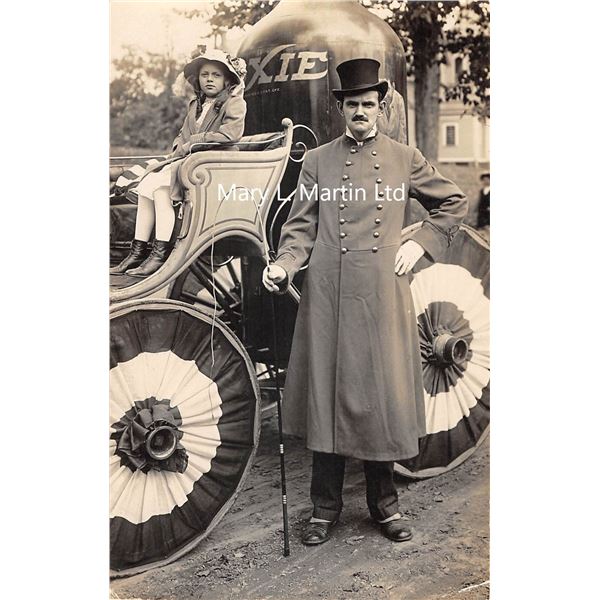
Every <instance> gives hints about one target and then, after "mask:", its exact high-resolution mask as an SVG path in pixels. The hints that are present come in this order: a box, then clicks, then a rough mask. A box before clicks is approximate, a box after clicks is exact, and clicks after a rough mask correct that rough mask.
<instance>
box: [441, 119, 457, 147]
mask: <svg viewBox="0 0 600 600" xmlns="http://www.w3.org/2000/svg"><path fill="white" fill-rule="evenodd" d="M444 145H446V146H457V145H458V126H457V125H456V124H455V123H448V124H446V125H444Z"/></svg>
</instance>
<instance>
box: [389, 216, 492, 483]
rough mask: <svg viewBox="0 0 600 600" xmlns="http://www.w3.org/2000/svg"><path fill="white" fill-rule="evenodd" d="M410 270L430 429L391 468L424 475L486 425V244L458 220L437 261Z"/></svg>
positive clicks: (464, 451)
mask: <svg viewBox="0 0 600 600" xmlns="http://www.w3.org/2000/svg"><path fill="white" fill-rule="evenodd" d="M420 225H421V224H420V223H416V224H415V225H411V226H410V227H408V228H406V229H405V230H404V233H405V234H409V233H411V232H412V231H414V230H415V229H416V228H418V227H420ZM413 273H414V276H412V281H411V285H410V288H411V292H412V296H413V302H414V304H415V313H416V315H417V321H418V330H419V337H420V348H421V363H422V366H423V384H424V388H425V394H424V396H425V415H426V430H427V434H426V435H425V437H423V438H421V439H420V440H419V454H418V455H417V456H416V457H414V458H411V459H409V460H403V461H399V462H397V463H396V465H395V468H396V471H397V472H398V473H400V474H402V475H405V476H408V477H412V478H423V477H431V476H433V475H439V474H441V473H445V472H446V471H449V470H450V469H453V468H454V467H456V466H458V465H459V464H461V463H462V462H463V461H464V460H466V459H467V458H468V457H469V456H470V455H471V454H472V453H473V452H474V451H475V450H476V448H477V447H478V446H479V444H480V443H481V442H482V441H483V440H484V439H485V437H486V435H487V433H488V430H489V421H490V349H489V343H490V340H489V298H490V290H489V276H490V259H489V245H488V243H487V242H486V240H485V239H484V238H483V237H481V236H480V235H479V234H478V233H477V232H476V231H475V230H473V229H471V228H470V227H467V226H462V227H461V228H460V230H459V231H458V232H457V235H456V237H455V239H454V242H453V244H452V246H450V248H449V249H448V251H447V252H446V254H445V255H444V257H443V258H442V259H440V261H438V262H436V263H435V264H432V263H431V262H430V261H427V260H425V259H421V261H419V263H417V265H416V267H415V269H414V271H413Z"/></svg>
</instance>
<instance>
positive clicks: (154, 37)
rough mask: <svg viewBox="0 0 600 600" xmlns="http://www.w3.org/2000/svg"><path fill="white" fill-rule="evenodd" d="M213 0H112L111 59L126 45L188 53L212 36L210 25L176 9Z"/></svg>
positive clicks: (207, 5)
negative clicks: (177, 0) (186, 0)
mask: <svg viewBox="0 0 600 600" xmlns="http://www.w3.org/2000/svg"><path fill="white" fill-rule="evenodd" d="M211 4H212V2H198V1H194V2H164V1H148V0H137V1H136V0H134V1H131V0H129V1H127V2H122V1H119V0H111V2H110V7H111V11H110V53H111V59H113V58H119V57H120V56H122V55H123V54H124V48H123V47H124V46H125V45H134V46H138V47H139V48H141V49H142V50H148V51H151V52H160V53H166V52H168V51H169V50H171V51H172V52H173V54H174V56H175V57H186V56H189V54H190V53H191V51H192V50H193V49H194V48H195V47H196V46H197V45H198V44H199V43H204V42H203V40H204V39H206V38H207V37H210V27H209V26H208V25H207V24H205V23H203V22H202V20H201V19H199V18H195V19H186V18H185V17H183V16H181V15H178V14H176V13H175V12H174V9H185V8H188V9H190V8H194V9H198V8H205V9H208V10H210V6H211Z"/></svg>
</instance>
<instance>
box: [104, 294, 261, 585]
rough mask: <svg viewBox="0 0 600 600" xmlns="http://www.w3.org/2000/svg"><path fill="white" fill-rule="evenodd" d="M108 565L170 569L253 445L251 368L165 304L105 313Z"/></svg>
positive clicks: (228, 338) (229, 492)
mask: <svg viewBox="0 0 600 600" xmlns="http://www.w3.org/2000/svg"><path fill="white" fill-rule="evenodd" d="M110 341H111V345H110V348H111V352H110V354H111V356H110V443H109V446H110V563H111V570H112V574H113V575H119V574H121V575H127V574H132V573H137V572H141V571H144V570H146V569H148V568H150V567H154V566H159V565H162V564H166V563H167V562H170V561H172V560H175V559H176V558H178V557H179V556H181V555H182V554H184V553H185V552H187V551H188V550H190V549H191V548H193V547H194V546H195V545H196V544H197V543H198V542H200V541H201V540H202V539H203V538H204V537H205V536H206V535H208V533H209V532H210V531H211V530H212V529H213V528H214V527H215V526H216V524H217V523H218V522H219V520H220V519H221V518H222V517H223V515H224V514H225V513H226V512H227V509H228V508H229V506H230V505H231V504H232V503H233V501H234V499H235V496H236V495H237V492H238V490H239V489H240V487H241V485H242V483H243V480H244V478H245V476H246V473H247V472H248V470H249V468H250V464H251V461H252V458H253V456H254V453H255V451H256V447H257V445H258V431H259V425H260V422H259V418H260V410H259V406H258V402H259V392H258V384H257V382H256V375H255V373H254V368H253V365H252V363H251V362H250V360H249V358H248V356H247V354H246V351H245V350H244V348H243V346H242V345H241V343H240V342H239V340H238V339H237V338H236V337H235V336H234V335H233V334H232V333H231V332H230V331H229V330H228V329H227V328H226V327H225V326H224V325H223V324H222V323H220V321H218V320H213V319H212V318H211V317H210V316H207V315H206V314H205V313H202V312H200V311H199V310H198V309H196V308H194V307H193V306H189V305H186V304H183V303H180V302H176V301H172V300H138V301H134V302H129V303H124V304H121V305H118V306H117V307H115V308H113V310H112V311H111V322H110Z"/></svg>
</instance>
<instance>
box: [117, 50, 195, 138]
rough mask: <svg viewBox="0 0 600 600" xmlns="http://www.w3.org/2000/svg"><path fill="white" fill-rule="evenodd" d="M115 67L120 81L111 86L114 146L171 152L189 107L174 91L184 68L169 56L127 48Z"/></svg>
mask: <svg viewBox="0 0 600 600" xmlns="http://www.w3.org/2000/svg"><path fill="white" fill-rule="evenodd" d="M113 66H114V68H115V70H116V72H117V77H116V78H114V79H113V80H112V81H111V83H110V139H111V144H113V145H116V146H133V147H146V148H148V147H149V148H155V149H157V150H158V149H164V150H170V144H171V142H172V141H173V139H174V138H175V136H176V135H177V132H178V131H179V128H180V126H181V121H182V118H183V117H182V115H184V114H185V109H186V105H187V101H186V99H185V98H180V97H177V96H175V95H174V93H173V91H172V86H173V83H174V81H175V79H176V77H177V75H178V74H179V72H180V71H181V69H182V67H183V65H180V64H178V63H177V62H176V61H175V60H174V59H173V58H171V57H170V56H164V55H162V54H157V53H152V52H141V53H140V52H139V51H136V49H135V48H133V47H128V48H127V52H126V54H125V55H124V56H123V57H122V58H119V59H115V60H114V61H113Z"/></svg>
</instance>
